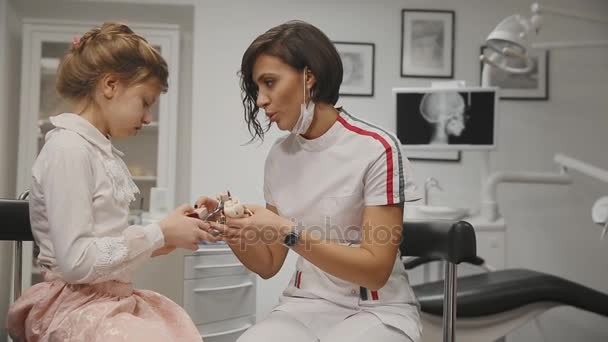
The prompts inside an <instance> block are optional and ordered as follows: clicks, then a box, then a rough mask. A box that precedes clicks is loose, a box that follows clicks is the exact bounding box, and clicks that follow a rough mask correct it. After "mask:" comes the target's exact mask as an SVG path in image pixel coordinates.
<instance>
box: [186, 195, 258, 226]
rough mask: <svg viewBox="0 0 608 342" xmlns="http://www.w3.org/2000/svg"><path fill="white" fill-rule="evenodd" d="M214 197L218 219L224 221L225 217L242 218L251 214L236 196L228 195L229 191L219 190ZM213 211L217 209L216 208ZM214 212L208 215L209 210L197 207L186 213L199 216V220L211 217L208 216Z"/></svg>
mask: <svg viewBox="0 0 608 342" xmlns="http://www.w3.org/2000/svg"><path fill="white" fill-rule="evenodd" d="M215 198H216V199H217V200H218V208H219V209H220V210H219V213H220V221H224V220H225V218H223V217H224V216H225V217H229V218H242V217H246V216H250V215H253V214H252V213H251V211H250V210H249V209H247V208H245V206H244V205H243V204H242V203H241V201H239V199H238V197H232V196H231V195H230V191H227V192H220V193H218V194H217V195H216V196H215ZM214 211H218V210H217V209H216V210H214ZM215 214H216V213H212V215H209V211H208V210H207V208H205V207H201V208H197V209H195V210H194V212H192V213H190V214H188V216H190V217H195V218H199V219H201V220H207V219H209V218H211V217H210V216H213V215H215Z"/></svg>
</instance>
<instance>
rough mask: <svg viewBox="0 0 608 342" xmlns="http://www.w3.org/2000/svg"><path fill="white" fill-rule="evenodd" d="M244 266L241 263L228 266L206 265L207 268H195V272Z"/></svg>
mask: <svg viewBox="0 0 608 342" xmlns="http://www.w3.org/2000/svg"><path fill="white" fill-rule="evenodd" d="M240 266H243V264H241V263H236V264H226V265H205V266H194V269H195V270H197V271H198V270H207V269H210V268H224V267H240Z"/></svg>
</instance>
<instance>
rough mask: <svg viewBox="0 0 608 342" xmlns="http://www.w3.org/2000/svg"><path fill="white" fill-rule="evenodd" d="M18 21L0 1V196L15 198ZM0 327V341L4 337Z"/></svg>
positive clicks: (1, 265)
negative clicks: (15, 66)
mask: <svg viewBox="0 0 608 342" xmlns="http://www.w3.org/2000/svg"><path fill="white" fill-rule="evenodd" d="M18 26H19V25H18V19H17V14H16V13H15V10H14V9H13V7H12V5H11V3H10V2H9V1H8V0H0V197H2V198H13V197H14V196H15V191H16V190H15V176H16V172H17V150H16V146H17V131H18V122H19V120H18V113H19V111H18V99H19V81H18V80H19V71H18V70H19V69H16V68H14V67H13V65H15V64H18V63H19V59H20V52H21V44H20V41H19V33H18ZM11 258H12V243H11V242H0V321H1V322H4V321H5V318H6V316H5V313H6V310H8V305H9V295H10V288H11V281H10V279H11V275H12V271H11V270H12V263H11V260H12V259H11ZM4 328H5V327H4V324H2V326H0V341H3V340H4V338H5V336H6V330H5V329H4Z"/></svg>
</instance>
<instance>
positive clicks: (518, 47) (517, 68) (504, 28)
mask: <svg viewBox="0 0 608 342" xmlns="http://www.w3.org/2000/svg"><path fill="white" fill-rule="evenodd" d="M531 12H532V15H531V16H530V17H529V18H527V17H524V16H522V15H519V14H515V15H512V16H509V17H507V18H505V19H503V20H502V21H501V22H500V23H499V24H498V25H497V26H496V28H495V29H494V30H493V31H492V32H491V33H490V35H488V38H487V39H486V48H485V49H484V51H483V54H482V55H481V56H480V59H481V61H482V62H484V64H486V65H491V66H493V67H495V68H497V69H500V70H503V71H506V72H509V73H513V74H527V73H529V72H530V71H532V70H533V69H534V62H533V60H532V59H531V58H530V57H529V54H528V53H529V51H530V49H531V48H545V49H558V48H572V47H601V46H608V40H587V41H561V42H543V43H532V41H533V39H534V38H535V36H536V35H538V33H539V31H540V29H541V27H542V14H545V13H550V14H554V15H561V16H566V17H573V18H577V19H581V20H586V21H593V22H598V23H604V24H608V19H606V18H604V17H599V16H594V15H591V14H583V13H577V12H573V11H570V10H564V9H560V8H555V7H549V6H544V5H543V6H542V7H541V5H539V4H538V3H536V2H535V3H533V4H532V6H531ZM486 69H487V68H486ZM484 75H485V74H484ZM482 76H483V75H482Z"/></svg>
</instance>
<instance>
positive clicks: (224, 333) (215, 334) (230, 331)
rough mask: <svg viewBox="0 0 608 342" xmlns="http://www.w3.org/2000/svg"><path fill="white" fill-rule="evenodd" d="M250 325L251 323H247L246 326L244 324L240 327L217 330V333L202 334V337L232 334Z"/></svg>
mask: <svg viewBox="0 0 608 342" xmlns="http://www.w3.org/2000/svg"><path fill="white" fill-rule="evenodd" d="M250 327H251V324H247V325H246V326H244V327H242V328H236V329H232V330H226V331H222V332H218V333H213V334H207V335H203V338H208V337H218V336H224V335H230V334H234V333H237V332H240V331H245V330H247V329H249V328H250Z"/></svg>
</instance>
